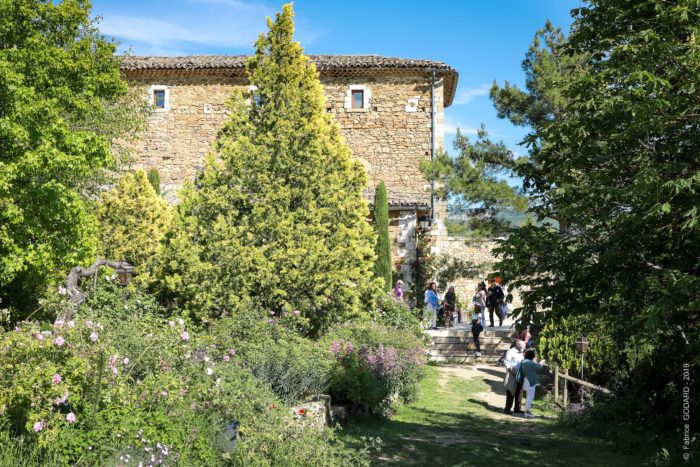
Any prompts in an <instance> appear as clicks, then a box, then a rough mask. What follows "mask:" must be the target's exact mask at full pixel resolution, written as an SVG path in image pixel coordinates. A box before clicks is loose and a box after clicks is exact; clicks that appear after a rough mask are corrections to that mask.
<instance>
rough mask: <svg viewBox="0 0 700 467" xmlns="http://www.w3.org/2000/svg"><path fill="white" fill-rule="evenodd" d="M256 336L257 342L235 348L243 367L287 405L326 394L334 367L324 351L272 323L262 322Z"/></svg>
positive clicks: (319, 346) (271, 320) (275, 322)
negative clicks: (268, 386) (312, 396)
mask: <svg viewBox="0 0 700 467" xmlns="http://www.w3.org/2000/svg"><path fill="white" fill-rule="evenodd" d="M257 333H258V334H257V338H255V339H251V340H249V341H242V342H241V343H240V344H239V346H238V351H239V359H240V362H241V365H242V366H244V367H245V368H248V369H250V370H251V372H252V373H253V374H254V375H255V376H256V377H257V378H258V379H260V380H262V381H264V382H266V383H267V384H269V385H270V387H271V388H272V390H273V391H275V393H276V394H277V395H278V396H279V397H280V398H281V399H282V400H283V401H284V402H286V403H288V404H295V403H298V402H301V401H303V400H305V399H308V397H309V396H311V395H315V394H326V393H327V390H328V378H329V373H330V368H331V365H332V364H333V359H332V357H331V354H330V353H329V352H328V349H327V348H324V347H323V346H321V345H320V344H319V343H317V342H314V341H312V340H310V339H307V338H304V337H301V336H299V335H298V334H296V333H295V332H293V331H289V330H286V329H285V328H284V327H283V326H282V325H281V324H279V323H278V322H277V321H276V320H274V319H270V320H268V321H266V322H261V323H260V324H259V326H258V330H257Z"/></svg>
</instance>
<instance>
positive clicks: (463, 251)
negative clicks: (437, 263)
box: [433, 235, 520, 309]
mask: <svg viewBox="0 0 700 467" xmlns="http://www.w3.org/2000/svg"><path fill="white" fill-rule="evenodd" d="M496 245H497V242H496V241H495V240H488V241H484V242H480V243H475V242H467V241H466V239H465V238H464V237H451V236H447V235H441V236H437V237H436V239H435V245H434V247H433V254H434V255H436V256H437V257H438V258H441V257H442V258H444V259H445V261H451V260H453V259H456V260H460V261H465V262H469V263H471V264H474V265H475V266H477V267H478V275H475V276H471V277H460V278H458V279H455V280H454V281H452V282H450V283H449V284H447V285H448V287H449V286H454V288H455V292H456V293H457V297H458V298H459V300H460V301H461V302H462V303H463V304H467V305H468V304H470V303H471V300H472V297H473V296H474V293H475V291H476V286H477V284H478V283H479V282H480V281H484V280H485V278H486V277H487V276H488V274H489V273H491V272H492V271H493V269H494V264H495V263H496V261H497V260H498V258H497V257H496V256H495V255H494V254H493V249H494V248H495V247H496ZM504 289H505V292H506V294H507V293H512V294H513V303H512V304H511V305H510V307H511V309H512V308H514V307H516V306H520V294H519V293H518V291H517V290H507V287H505V288H504Z"/></svg>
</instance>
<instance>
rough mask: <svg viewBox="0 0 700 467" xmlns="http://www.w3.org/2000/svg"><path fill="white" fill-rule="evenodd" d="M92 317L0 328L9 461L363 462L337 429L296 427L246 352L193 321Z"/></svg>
mask: <svg viewBox="0 0 700 467" xmlns="http://www.w3.org/2000/svg"><path fill="white" fill-rule="evenodd" d="M81 310H82V311H84V312H86V313H87V312H88V311H89V309H81ZM86 318H87V319H86ZM86 318H83V319H75V320H74V321H69V322H57V323H56V324H55V325H54V326H53V327H52V329H51V331H44V332H43V333H42V332H40V330H39V327H38V325H36V324H33V323H21V324H20V325H19V327H18V328H16V329H15V330H14V331H9V332H6V333H4V334H2V335H0V362H2V370H3V371H2V372H0V426H2V427H3V429H4V427H7V429H6V430H5V431H6V435H7V436H8V437H9V439H10V440H11V441H10V442H9V443H5V444H6V445H5V446H0V460H2V461H3V462H2V465H15V464H18V463H22V462H24V461H25V459H31V460H32V462H34V463H36V464H43V463H49V464H52V465H55V464H74V463H81V464H83V463H84V464H109V465H125V464H129V465H130V464H138V462H144V465H148V464H151V463H157V462H158V461H160V462H162V463H163V464H164V465H174V464H182V465H220V464H221V463H224V462H225V460H226V459H230V460H232V461H233V460H236V459H244V460H246V461H247V462H249V463H252V464H256V465H259V464H275V465H276V464H279V465H289V464H298V463H300V461H299V459H304V462H306V459H310V462H311V463H315V464H318V465H326V464H328V465H335V464H347V463H352V462H355V461H357V462H361V461H362V456H360V458H353V457H351V456H350V455H349V454H348V453H347V452H346V451H345V449H344V447H343V445H342V443H340V442H339V441H337V440H336V439H335V436H334V435H333V433H332V430H329V429H324V430H321V431H320V432H316V433H302V434H298V433H296V431H298V429H297V428H296V426H295V425H294V423H293V421H292V417H291V416H290V415H289V414H288V413H287V410H286V409H285V407H284V406H283V404H282V402H280V401H279V399H278V398H277V397H276V396H275V394H274V393H273V392H272V391H270V389H269V388H268V386H267V384H265V383H264V382H261V381H260V380H258V379H257V378H255V376H254V375H253V374H252V373H251V372H250V371H249V370H247V369H245V368H243V367H242V366H241V365H240V362H239V360H238V356H237V354H236V352H235V349H233V348H232V347H230V346H229V345H222V343H221V342H217V341H216V340H215V336H213V335H210V334H207V333H203V332H199V331H198V330H197V329H196V328H193V327H190V326H189V325H188V323H187V322H186V321H185V320H178V319H177V318H175V319H173V320H168V319H162V318H157V317H154V316H136V317H133V318H115V317H114V316H112V317H107V318H106V319H105V320H103V319H102V318H99V320H98V318H97V317H90V316H86ZM277 407H280V408H279V409H277ZM231 420H237V421H239V422H240V424H241V428H240V430H241V433H243V438H242V439H241V440H240V442H239V443H237V446H236V450H235V451H234V452H233V453H228V452H225V451H224V449H223V447H222V444H221V442H220V439H221V436H222V431H223V427H224V425H225V424H226V423H228V422H230V421H231ZM175 421H176V423H175ZM290 440H296V441H290ZM302 442H303V443H305V444H304V445H300V444H299V443H302ZM299 456H304V457H299ZM127 461H128V462H127Z"/></svg>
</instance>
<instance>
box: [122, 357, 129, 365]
mask: <svg viewBox="0 0 700 467" xmlns="http://www.w3.org/2000/svg"><path fill="white" fill-rule="evenodd" d="M122 363H123V364H124V366H126V365H128V364H129V359H128V358H127V357H124V360H122Z"/></svg>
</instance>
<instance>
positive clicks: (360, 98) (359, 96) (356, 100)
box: [351, 89, 365, 109]
mask: <svg viewBox="0 0 700 467" xmlns="http://www.w3.org/2000/svg"><path fill="white" fill-rule="evenodd" d="M364 101H365V92H364V91H362V90H360V89H353V90H352V101H351V102H352V108H353V109H361V108H363V107H364V105H363V104H364Z"/></svg>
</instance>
